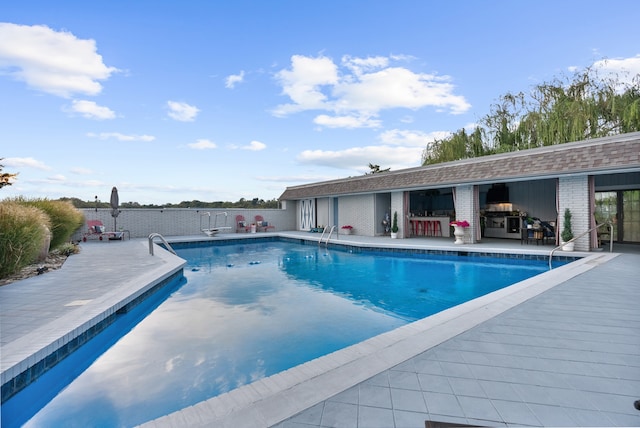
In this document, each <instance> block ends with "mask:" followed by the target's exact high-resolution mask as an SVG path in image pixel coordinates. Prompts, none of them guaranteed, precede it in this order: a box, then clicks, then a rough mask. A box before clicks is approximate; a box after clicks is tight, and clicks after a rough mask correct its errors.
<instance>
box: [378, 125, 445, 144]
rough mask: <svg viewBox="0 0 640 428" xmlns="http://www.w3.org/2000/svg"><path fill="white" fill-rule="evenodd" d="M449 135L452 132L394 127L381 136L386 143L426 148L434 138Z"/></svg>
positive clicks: (381, 139)
mask: <svg viewBox="0 0 640 428" xmlns="http://www.w3.org/2000/svg"><path fill="white" fill-rule="evenodd" d="M449 135H451V133H450V132H447V131H436V132H431V133H428V134H427V133H425V132H422V131H410V130H402V129H392V130H389V131H385V132H383V133H382V134H380V136H379V138H380V141H382V143H383V144H386V145H396V146H405V147H420V148H422V149H424V148H426V147H427V144H429V143H432V142H433V141H434V140H436V139H443V138H446V137H448V136H449Z"/></svg>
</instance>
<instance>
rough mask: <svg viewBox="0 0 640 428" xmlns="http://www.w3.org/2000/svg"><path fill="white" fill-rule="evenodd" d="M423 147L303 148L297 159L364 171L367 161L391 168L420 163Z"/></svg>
mask: <svg viewBox="0 0 640 428" xmlns="http://www.w3.org/2000/svg"><path fill="white" fill-rule="evenodd" d="M422 150H423V147H397V146H396V147H391V146H366V147H352V148H349V149H345V150H335V151H334V150H305V151H303V152H301V153H300V154H299V155H298V157H297V160H298V161H299V162H301V163H304V164H313V165H321V166H328V167H333V168H343V169H353V170H356V171H358V172H361V173H364V172H368V171H369V163H372V164H375V165H380V167H382V168H392V169H393V170H396V169H402V168H411V167H415V166H418V165H419V164H420V159H421V156H422Z"/></svg>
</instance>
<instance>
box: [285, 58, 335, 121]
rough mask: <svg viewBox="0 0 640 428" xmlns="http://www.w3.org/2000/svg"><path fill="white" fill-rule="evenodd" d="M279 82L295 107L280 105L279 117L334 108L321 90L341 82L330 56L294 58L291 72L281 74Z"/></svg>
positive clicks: (286, 71)
mask: <svg viewBox="0 0 640 428" xmlns="http://www.w3.org/2000/svg"><path fill="white" fill-rule="evenodd" d="M276 79H277V80H278V82H279V83H280V84H281V85H282V92H283V94H285V95H287V96H288V97H289V98H291V100H292V101H293V104H284V105H280V106H278V107H277V108H276V109H275V110H274V114H275V115H276V116H286V115H287V114H290V113H295V112H299V111H304V110H312V109H322V110H324V109H328V107H330V106H329V105H327V96H326V95H325V94H323V93H322V91H321V87H323V86H332V85H336V84H337V83H338V81H339V78H338V67H337V66H336V65H335V64H334V63H333V61H332V60H331V59H329V58H326V57H319V58H309V57H305V56H302V55H294V56H292V57H291V69H290V70H281V71H279V72H278V73H277V74H276Z"/></svg>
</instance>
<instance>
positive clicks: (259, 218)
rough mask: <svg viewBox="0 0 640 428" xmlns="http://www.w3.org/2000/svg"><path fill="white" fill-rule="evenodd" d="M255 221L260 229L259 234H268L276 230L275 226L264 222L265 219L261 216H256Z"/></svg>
mask: <svg viewBox="0 0 640 428" xmlns="http://www.w3.org/2000/svg"><path fill="white" fill-rule="evenodd" d="M255 220H256V228H257V229H258V232H268V231H269V229H275V228H276V227H275V226H273V225H270V224H269V223H268V222H266V221H264V217H262V216H261V215H257V216H255Z"/></svg>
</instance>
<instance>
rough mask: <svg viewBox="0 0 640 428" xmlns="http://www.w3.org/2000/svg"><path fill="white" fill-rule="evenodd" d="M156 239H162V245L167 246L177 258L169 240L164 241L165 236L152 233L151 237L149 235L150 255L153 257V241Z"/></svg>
mask: <svg viewBox="0 0 640 428" xmlns="http://www.w3.org/2000/svg"><path fill="white" fill-rule="evenodd" d="M154 238H160V240H161V241H162V243H163V244H164V245H166V246H167V250H169V251H171V252H172V253H173V254H174V255H176V256H177V254H176V252H175V251H174V250H173V248H171V245H169V243H168V242H167V240H166V239H164V236H162V235H160V234H159V233H152V234H151V235H149V254H151V255H152V256H153V239H154Z"/></svg>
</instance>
